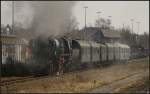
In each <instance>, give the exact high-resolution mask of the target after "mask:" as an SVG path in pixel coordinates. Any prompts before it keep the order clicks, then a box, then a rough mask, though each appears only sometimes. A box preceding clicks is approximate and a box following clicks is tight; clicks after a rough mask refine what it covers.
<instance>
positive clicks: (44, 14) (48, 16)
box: [11, 1, 76, 36]
mask: <svg viewBox="0 0 150 94" xmlns="http://www.w3.org/2000/svg"><path fill="white" fill-rule="evenodd" d="M75 3H76V2H74V1H15V2H14V7H15V8H14V9H15V14H14V16H15V25H18V26H21V27H23V28H26V29H28V31H29V32H33V34H34V35H44V36H48V35H58V34H60V33H61V32H62V31H63V28H64V27H65V26H64V25H65V24H66V23H69V21H71V18H73V15H72V8H73V7H74V5H75ZM11 6H12V5H11ZM64 30H65V29H64Z"/></svg>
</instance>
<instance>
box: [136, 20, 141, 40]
mask: <svg viewBox="0 0 150 94" xmlns="http://www.w3.org/2000/svg"><path fill="white" fill-rule="evenodd" d="M136 23H137V25H138V32H137V36H136V41H137V42H138V33H139V30H140V29H139V28H140V22H136Z"/></svg>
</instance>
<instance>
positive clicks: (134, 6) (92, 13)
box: [1, 1, 149, 34]
mask: <svg viewBox="0 0 150 94" xmlns="http://www.w3.org/2000/svg"><path fill="white" fill-rule="evenodd" d="M8 5H9V6H8ZM84 6H88V8H87V25H90V24H91V25H94V21H95V19H97V17H98V16H97V13H96V12H97V11H101V12H102V13H101V14H100V17H102V18H108V16H112V18H111V20H112V25H113V26H114V27H115V28H121V27H123V23H124V25H125V26H130V27H131V19H134V32H137V23H136V22H137V21H139V22H141V23H140V32H139V33H140V34H141V33H143V32H149V1H78V2H77V3H76V5H75V6H74V9H73V14H74V16H75V17H76V18H77V21H78V23H79V28H82V27H84V21H85V20H84V17H85V14H84V8H83V7H84ZM11 10H12V9H11V2H9V3H7V4H6V2H2V5H1V23H2V24H7V23H11V21H12V20H11V14H12V11H11ZM27 13H28V12H27Z"/></svg>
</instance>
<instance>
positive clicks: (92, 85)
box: [2, 58, 149, 93]
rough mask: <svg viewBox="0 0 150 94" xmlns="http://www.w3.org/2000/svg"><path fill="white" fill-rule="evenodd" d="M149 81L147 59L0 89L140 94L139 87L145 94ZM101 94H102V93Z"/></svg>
mask: <svg viewBox="0 0 150 94" xmlns="http://www.w3.org/2000/svg"><path fill="white" fill-rule="evenodd" d="M130 77H131V79H130ZM148 77H149V58H144V59H138V60H131V61H129V62H128V63H121V64H115V65H111V66H109V67H105V68H99V69H90V70H86V71H83V72H78V73H68V74H65V75H61V76H58V77H56V76H55V77H49V78H43V79H39V80H34V81H28V82H24V83H16V84H13V85H9V86H7V87H2V91H3V92H9V93H16V92H17V93H35V92H38V93H51V92H53V93H67V92H68V93H72V92H73V93H76V92H91V91H94V90H95V89H97V88H98V90H99V88H100V89H101V88H106V89H107V90H108V89H110V88H107V87H109V85H110V86H112V87H113V86H114V87H116V88H115V89H112V90H111V89H110V90H108V91H109V92H111V91H112V92H113V91H115V92H140V91H142V90H141V88H140V87H143V86H144V88H145V90H148V89H147V88H148V87H149V86H148V85H147V84H148V83H147V82H148ZM136 78H138V79H136ZM133 79H135V80H133ZM123 80H125V81H123ZM118 81H120V82H118ZM117 83H119V84H117ZM114 84H115V85H114ZM117 85H118V86H117ZM105 86H106V87H105ZM143 90H144V89H143ZM100 92H101V93H103V91H100Z"/></svg>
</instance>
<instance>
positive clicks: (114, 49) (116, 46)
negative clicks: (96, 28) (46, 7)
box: [31, 37, 130, 75]
mask: <svg viewBox="0 0 150 94" xmlns="http://www.w3.org/2000/svg"><path fill="white" fill-rule="evenodd" d="M47 46H48V50H47V52H48V60H47V62H43V63H40V64H39V63H38V64H37V62H36V65H35V64H33V65H34V68H31V69H36V70H32V73H34V75H37V74H46V75H49V74H56V73H57V74H58V73H64V72H68V71H74V70H82V69H88V68H91V67H99V66H107V65H111V64H113V63H120V62H126V61H127V60H129V59H130V47H129V46H128V45H125V44H121V43H98V42H94V41H86V40H77V39H69V38H65V37H61V38H54V39H49V40H48V45H47ZM40 51H43V50H42V49H41V50H40Z"/></svg>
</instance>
